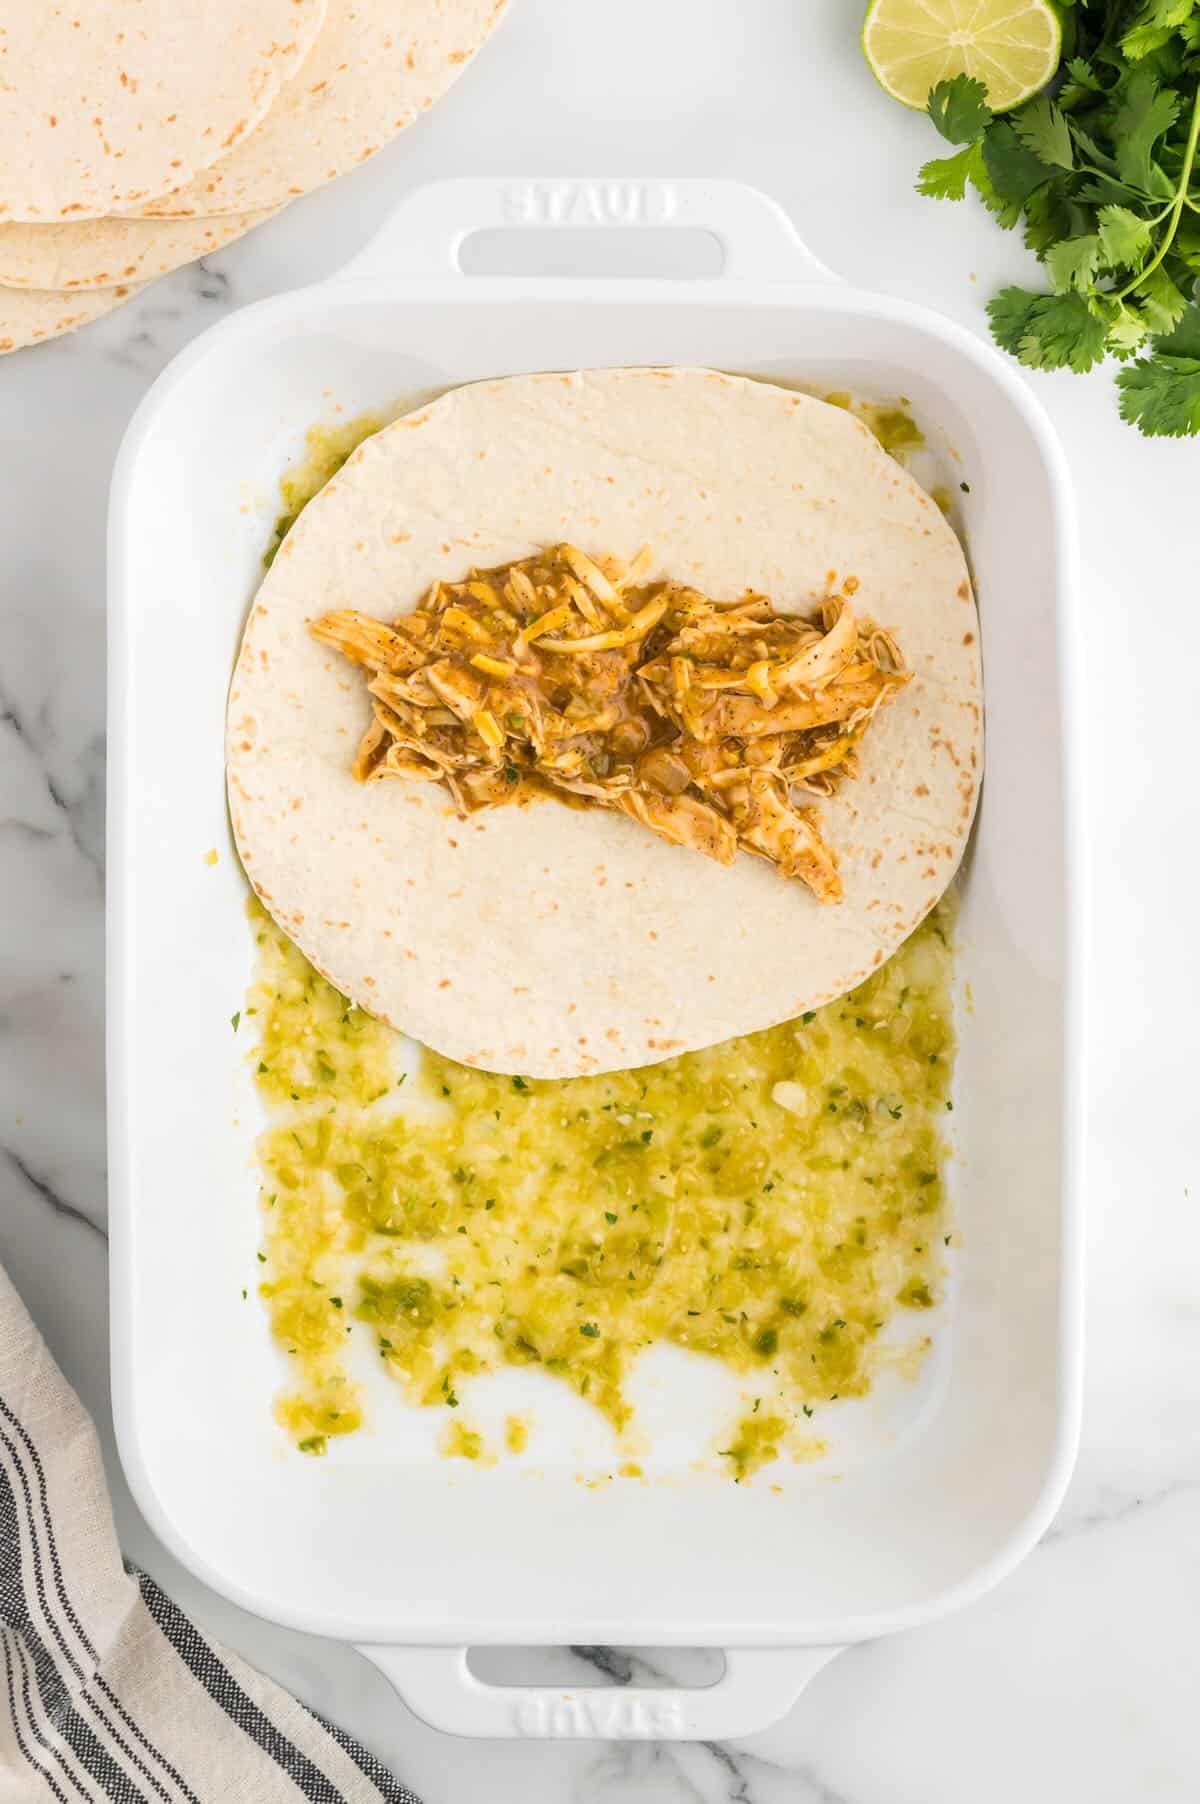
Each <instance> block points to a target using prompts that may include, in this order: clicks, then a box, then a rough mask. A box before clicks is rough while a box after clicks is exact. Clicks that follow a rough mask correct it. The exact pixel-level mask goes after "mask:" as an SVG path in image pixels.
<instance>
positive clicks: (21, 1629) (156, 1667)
mask: <svg viewBox="0 0 1200 1804" xmlns="http://www.w3.org/2000/svg"><path fill="white" fill-rule="evenodd" d="M302 1799H307V1800H309V1804H418V1800H417V1799H416V1798H415V1797H414V1796H413V1794H412V1792H410V1791H409V1790H408V1789H407V1788H406V1787H405V1786H403V1785H400V1784H398V1783H397V1782H396V1780H395V1779H393V1778H392V1777H391V1775H390V1774H389V1773H388V1772H386V1771H385V1769H384V1768H383V1767H382V1766H381V1765H380V1763H379V1762H378V1761H377V1760H376V1759H375V1758H374V1756H373V1755H371V1754H368V1753H367V1751H366V1749H365V1748H361V1747H359V1746H358V1744H357V1743H356V1742H353V1741H351V1740H350V1738H349V1736H347V1735H343V1734H342V1732H341V1730H340V1729H337V1728H335V1727H334V1726H333V1725H332V1724H331V1723H327V1722H325V1721H323V1720H322V1719H321V1718H320V1717H318V1716H315V1715H314V1714H313V1713H312V1711H310V1710H308V1709H306V1708H305V1706H304V1705H303V1704H300V1703H298V1702H297V1701H296V1699H295V1698H293V1697H289V1696H288V1694H287V1692H285V1691H282V1690H280V1688H279V1686H277V1685H274V1684H272V1683H271V1681H270V1680H268V1679H264V1678H263V1677H262V1675H261V1674H260V1673H257V1672H255V1671H254V1670H253V1669H252V1668H251V1667H249V1666H246V1665H245V1664H244V1663H243V1662H242V1661H241V1660H239V1659H237V1658H236V1657H235V1656H234V1655H232V1654H228V1653H226V1652H224V1650H223V1649H221V1648H219V1647H217V1646H215V1645H214V1643H212V1642H211V1641H208V1640H207V1639H206V1638H205V1637H204V1636H203V1635H202V1634H201V1633H200V1631H199V1630H198V1629H197V1628H196V1627H195V1625H194V1624H193V1623H192V1622H190V1621H189V1620H188V1618H187V1617H186V1616H185V1615H184V1614H183V1612H182V1611H181V1610H180V1609H178V1608H177V1607H176V1605H175V1604H173V1603H172V1602H171V1599H170V1598H169V1597H167V1596H166V1595H165V1593H164V1592H162V1591H160V1589H159V1587H158V1586H157V1585H156V1584H155V1582H154V1580H153V1579H152V1578H150V1577H149V1576H148V1575H147V1574H146V1573H144V1572H138V1571H136V1570H134V1569H132V1568H130V1567H128V1566H127V1565H125V1564H124V1562H123V1561H122V1559H121V1553H120V1550H119V1548H118V1546H117V1540H116V1535H115V1533H114V1530H113V1521H112V1511H111V1508H110V1505H109V1499H108V1489H107V1486H106V1484H105V1479H104V1467H103V1464H102V1462H101V1458H100V1448H99V1444H98V1442H97V1439H96V1431H95V1428H94V1427H93V1425H92V1422H91V1419H90V1418H89V1416H88V1415H87V1413H86V1411H85V1410H84V1408H83V1406H82V1404H81V1403H80V1401H79V1399H78V1397H77V1396H76V1395H75V1393H74V1391H73V1390H72V1389H71V1387H70V1385H69V1384H68V1383H67V1381H66V1379H65V1378H64V1377H63V1375H62V1373H61V1372H60V1371H59V1369H58V1367H57V1366H56V1365H55V1363H54V1361H53V1359H52V1358H51V1357H50V1353H49V1350H48V1348H47V1347H46V1343H45V1342H44V1341H43V1339H42V1337H41V1335H40V1334H39V1333H38V1331H37V1329H36V1328H35V1327H34V1325H33V1323H32V1322H31V1321H30V1319H29V1315H28V1313H27V1311H26V1309H25V1307H24V1305H23V1304H22V1302H21V1300H20V1298H19V1297H18V1295H17V1293H16V1291H15V1290H14V1289H13V1288H12V1285H11V1284H10V1283H9V1281H8V1278H7V1276H6V1275H5V1274H4V1272H3V1271H0V1804H43V1801H45V1804H50V1801H51V1800H57V1801H58V1804H81V1801H83V1804H102V1801H104V1800H113V1801H114V1804H143V1800H144V1804H298V1801H299V1800H302Z"/></svg>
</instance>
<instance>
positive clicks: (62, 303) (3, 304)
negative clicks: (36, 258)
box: [0, 283, 145, 357]
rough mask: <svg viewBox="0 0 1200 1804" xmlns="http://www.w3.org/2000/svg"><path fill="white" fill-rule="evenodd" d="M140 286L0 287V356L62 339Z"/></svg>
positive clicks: (131, 297) (120, 303)
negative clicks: (83, 289) (84, 290)
mask: <svg viewBox="0 0 1200 1804" xmlns="http://www.w3.org/2000/svg"><path fill="white" fill-rule="evenodd" d="M144 286H145V284H144V283H143V284H142V285H141V287H126V286H122V287H119V288H97V289H94V290H93V291H92V292H91V293H90V294H61V293H58V292H53V291H47V290H44V289H40V288H0V357H2V356H4V355H5V354H6V353H7V352H9V351H19V350H21V349H22V348H23V347H24V346H25V345H32V344H37V343H39V342H40V341H41V340H42V339H43V338H61V337H62V335H63V333H64V332H74V331H75V329H76V327H78V326H86V325H88V324H90V322H91V321H92V320H94V319H99V318H100V317H101V316H102V315H103V314H105V313H112V312H113V311H114V310H115V309H116V308H117V307H120V306H122V305H123V304H124V303H125V302H126V301H129V300H132V299H133V297H134V295H135V294H140V293H141V291H142V287H144Z"/></svg>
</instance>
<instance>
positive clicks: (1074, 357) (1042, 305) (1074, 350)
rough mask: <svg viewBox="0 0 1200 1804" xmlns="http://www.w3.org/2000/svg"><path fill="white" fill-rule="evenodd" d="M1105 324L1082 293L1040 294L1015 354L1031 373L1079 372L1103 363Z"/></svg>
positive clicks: (1030, 312)
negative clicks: (1036, 371) (1032, 371)
mask: <svg viewBox="0 0 1200 1804" xmlns="http://www.w3.org/2000/svg"><path fill="white" fill-rule="evenodd" d="M1107 337H1108V332H1107V327H1106V322H1105V321H1104V320H1103V319H1102V318H1099V317H1098V316H1097V315H1096V314H1095V313H1094V312H1093V311H1092V309H1091V308H1090V307H1089V306H1088V304H1087V302H1086V300H1085V299H1084V298H1083V296H1082V295H1081V294H1047V295H1040V296H1039V297H1038V299H1037V300H1035V301H1034V303H1033V306H1032V307H1031V308H1030V310H1029V318H1028V319H1027V321H1026V324H1025V335H1024V337H1023V338H1022V339H1021V343H1020V345H1019V347H1018V351H1017V355H1018V356H1019V357H1020V359H1021V362H1022V363H1025V364H1028V366H1029V368H1030V369H1034V370H1066V369H1071V370H1076V371H1078V372H1080V373H1082V372H1083V371H1084V370H1090V369H1092V368H1093V367H1094V365H1096V364H1097V363H1100V362H1101V361H1102V360H1103V357H1104V352H1105V348H1106V344H1105V341H1106V339H1107Z"/></svg>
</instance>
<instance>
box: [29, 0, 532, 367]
mask: <svg viewBox="0 0 1200 1804" xmlns="http://www.w3.org/2000/svg"><path fill="white" fill-rule="evenodd" d="M506 4H507V0H121V4H115V3H114V0H69V4H68V3H67V0H14V4H13V5H11V6H9V7H6V8H5V9H4V14H3V17H0V352H3V351H13V350H17V349H19V348H20V347H21V346H22V345H26V344H31V343H33V342H35V341H36V340H38V339H42V338H53V337H55V336H57V335H58V334H59V333H61V332H69V331H72V330H73V329H74V328H75V327H76V326H81V325H84V324H85V323H86V322H87V321H88V320H92V319H95V318H97V317H98V316H99V315H100V314H103V313H107V312H109V311H110V310H111V309H112V308H114V307H116V306H119V305H120V303H121V302H122V301H124V300H126V299H128V298H129V296H130V295H132V294H134V293H136V292H138V290H139V289H140V288H141V287H143V286H144V285H145V284H146V283H147V282H149V281H152V280H153V279H154V278H155V277H157V276H160V275H164V274H166V272H167V271H168V270H172V269H177V268H179V267H180V265H182V264H184V263H189V262H192V261H193V260H194V259H195V258H197V257H203V256H205V255H207V254H208V253H209V252H211V251H215V250H218V249H220V248H221V247H222V246H223V245H226V244H229V243H230V242H231V241H232V240H233V239H235V238H238V237H240V236H241V235H242V234H243V233H244V232H248V231H250V230H251V229H252V228H253V227H254V226H255V225H257V224H259V222H260V221H262V220H263V219H267V218H269V217H270V216H271V215H272V214H273V213H275V212H276V211H278V209H279V208H280V207H283V206H286V205H287V203H288V202H289V201H291V200H294V199H295V198H296V197H297V196H298V195H301V194H307V193H309V192H310V191H311V190H312V189H314V188H318V187H321V186H322V185H323V184H324V183H325V182H328V181H331V180H332V179H333V178H334V177H335V176H338V175H341V174H343V173H344V172H345V171H346V170H349V169H352V168H354V167H356V166H357V165H358V164H359V163H361V162H364V161H365V160H366V158H368V157H370V156H372V155H374V153H375V152H376V151H377V150H379V149H380V148H381V147H382V146H383V145H384V144H385V143H386V142H387V141H388V140H389V139H390V138H392V137H394V136H395V135H396V133H397V132H400V131H402V130H403V129H404V127H405V126H406V125H409V124H411V123H412V121H413V120H414V119H415V118H416V117H417V116H418V115H419V114H420V113H421V112H423V111H424V110H425V108H427V107H429V106H431V105H432V104H433V102H434V101H435V100H437V99H438V98H439V96H440V95H441V94H443V93H444V92H445V90H446V89H447V88H448V87H449V86H450V84H451V82H452V81H453V80H454V79H455V77H456V76H457V75H458V74H459V73H460V72H461V70H462V69H463V67H464V66H465V64H466V63H467V62H468V61H469V60H470V58H471V56H472V55H473V54H474V53H475V51H476V50H477V49H478V48H479V46H480V45H481V44H482V43H483V41H484V39H485V38H486V37H487V35H488V33H489V31H490V30H491V28H492V26H493V25H494V24H495V22H496V20H497V19H498V18H499V16H500V14H501V12H502V11H503V10H504V7H505V5H506Z"/></svg>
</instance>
